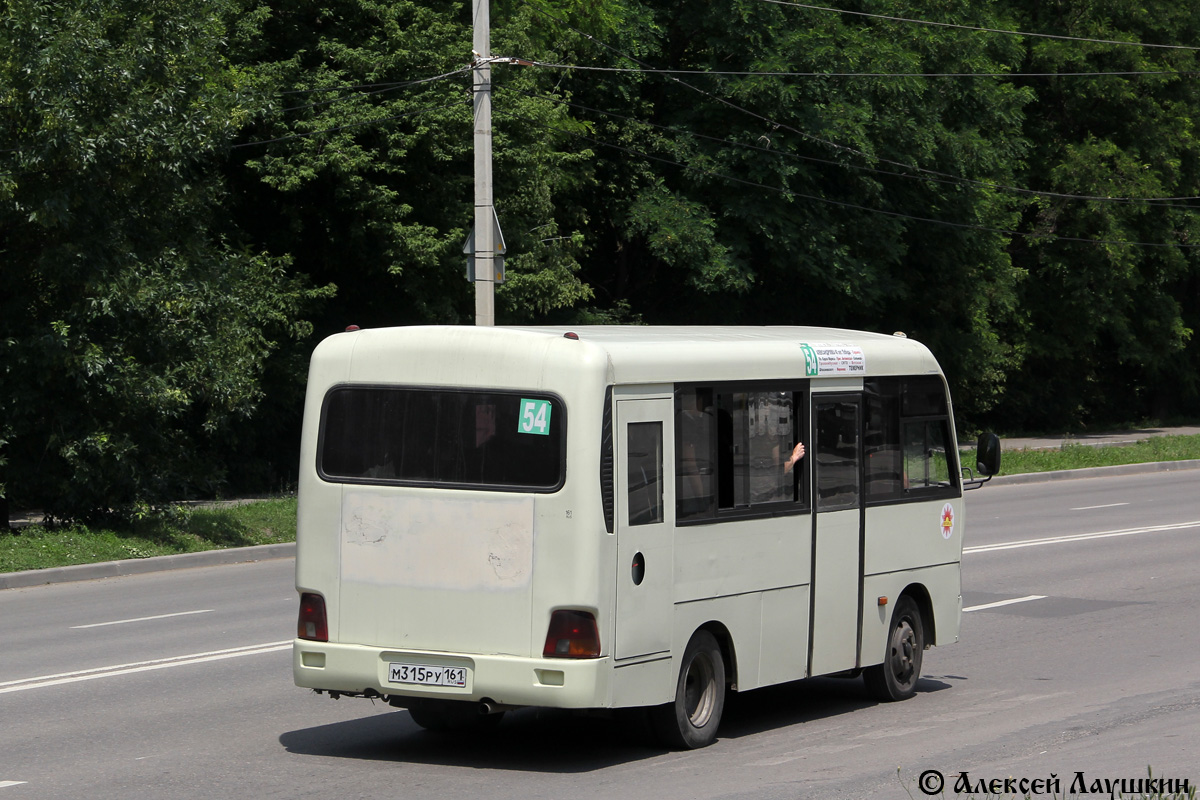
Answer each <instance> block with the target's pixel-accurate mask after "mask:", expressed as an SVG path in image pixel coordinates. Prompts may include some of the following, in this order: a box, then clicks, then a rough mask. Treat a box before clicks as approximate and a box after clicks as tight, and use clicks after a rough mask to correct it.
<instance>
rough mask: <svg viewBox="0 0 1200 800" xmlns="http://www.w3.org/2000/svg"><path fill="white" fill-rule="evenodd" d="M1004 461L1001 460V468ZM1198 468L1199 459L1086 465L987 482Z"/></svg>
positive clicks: (1011, 476) (1001, 477)
mask: <svg viewBox="0 0 1200 800" xmlns="http://www.w3.org/2000/svg"><path fill="white" fill-rule="evenodd" d="M1003 468H1004V462H1003V461H1001V469H1003ZM1186 469H1200V459H1192V460H1191V461H1150V462H1147V463H1145V464H1120V465H1118V466H1115V467H1087V468H1085V469H1061V470H1056V471H1054V472H1022V473H1020V474H1019V475H997V476H996V477H994V478H992V479H991V480H990V481H989V483H994V484H996V485H997V486H1005V485H1018V484H1022V483H1046V482H1049V481H1070V480H1079V479H1082V478H1106V477H1119V476H1122V475H1143V474H1146V473H1151V472H1174V471H1176V470H1186Z"/></svg>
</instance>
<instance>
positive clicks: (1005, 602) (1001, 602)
mask: <svg viewBox="0 0 1200 800" xmlns="http://www.w3.org/2000/svg"><path fill="white" fill-rule="evenodd" d="M1045 599H1046V595H1044V594H1031V595H1029V596H1027V597H1014V598H1013V599H1012V600H997V601H996V602H995V603H984V604H983V605H981V606H971V607H970V608H964V609H963V613H964V614H966V613H967V612H968V611H984V610H986V609H989V608H1000V606H1011V605H1014V604H1016V603H1028V602H1029V601H1030V600H1045Z"/></svg>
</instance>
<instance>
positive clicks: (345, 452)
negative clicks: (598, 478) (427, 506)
mask: <svg viewBox="0 0 1200 800" xmlns="http://www.w3.org/2000/svg"><path fill="white" fill-rule="evenodd" d="M565 431H566V410H565V408H564V407H563V403H562V400H561V399H559V398H558V397H556V396H553V395H547V394H539V393H536V392H526V393H516V392H480V391H470V390H458V389H412V388H399V387H382V386H340V387H335V388H334V389H332V390H331V391H330V392H329V394H327V395H326V396H325V404H324V408H323V409H322V412H321V438H320V444H319V446H318V455H317V459H318V461H317V472H318V473H319V474H320V476H321V477H322V478H323V479H325V480H327V481H336V482H346V483H379V484H390V483H397V484H410V485H422V486H448V487H472V488H480V489H495V490H500V491H518V490H526V491H543V492H546V491H554V490H556V489H558V488H559V487H560V486H561V485H562V482H563V467H564V457H563V452H564V444H565Z"/></svg>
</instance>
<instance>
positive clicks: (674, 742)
mask: <svg viewBox="0 0 1200 800" xmlns="http://www.w3.org/2000/svg"><path fill="white" fill-rule="evenodd" d="M724 710H725V659H724V658H723V657H722V655H721V646H720V645H719V644H717V640H716V638H715V637H714V636H713V635H712V634H711V633H709V632H708V631H697V632H696V634H695V635H694V636H692V640H691V641H690V642H688V646H687V649H686V650H684V651H683V665H682V666H681V667H680V668H679V679H678V681H676V684H675V701H674V702H672V703H667V704H666V705H662V706H658V707H656V708H654V709H651V714H650V719H651V722H652V723H653V725H654V731H655V733H656V734H657V735H658V738H659V740H660V741H662V743H663V744H665V745H667V746H668V747H671V748H675V749H682V750H695V749H696V748H699V747H707V746H708V745H710V744H712V743H713V741H714V740H716V738H717V727H718V726H719V725H720V724H721V714H722V712H723V711H724Z"/></svg>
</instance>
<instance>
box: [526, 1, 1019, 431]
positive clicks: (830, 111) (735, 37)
mask: <svg viewBox="0 0 1200 800" xmlns="http://www.w3.org/2000/svg"><path fill="white" fill-rule="evenodd" d="M605 8H609V9H613V8H616V9H618V10H617V11H610V13H609V14H608V16H607V17H605V19H613V18H616V19H619V20H621V22H620V24H619V26H618V29H617V30H615V31H612V32H611V33H609V34H608V36H607V40H606V41H605V42H604V44H603V45H598V44H596V43H595V42H594V40H592V39H588V38H585V37H584V36H582V35H581V33H590V30H589V29H588V22H589V20H590V19H591V18H590V17H589V16H588V15H587V14H586V13H584V11H583V10H580V11H579V12H578V14H577V16H578V17H579V18H580V19H579V21H576V20H573V19H564V18H563V15H562V14H561V13H560V14H558V15H557V16H555V18H554V19H550V17H551V14H550V13H549V12H547V14H546V17H547V21H546V22H545V23H544V24H545V25H546V26H547V27H548V28H549V29H550V30H552V31H554V33H555V34H556V35H557V36H558V37H559V38H560V39H561V40H566V41H570V42H571V43H572V48H573V50H572V51H570V52H568V53H566V56H567V57H570V58H574V59H576V63H580V64H586V65H592V66H598V67H605V68H620V69H624V70H627V71H624V72H595V71H590V70H589V71H585V70H575V71H568V72H566V73H565V74H564V77H563V78H562V79H561V80H560V81H559V82H558V83H556V90H557V92H558V96H559V97H561V98H562V99H563V100H564V102H567V101H569V102H571V103H572V104H573V105H572V109H573V110H572V114H573V116H575V117H577V118H578V119H580V120H582V121H585V122H586V123H587V125H588V137H589V138H588V139H587V140H585V141H587V142H589V144H588V146H589V147H591V148H592V149H594V151H595V152H596V154H597V161H596V163H595V165H594V167H593V169H594V172H595V175H596V180H595V184H596V185H595V186H591V185H587V186H586V187H585V188H586V192H587V196H584V195H582V194H581V195H579V196H578V197H577V198H576V201H577V203H578V204H579V205H580V206H582V207H585V208H588V209H589V211H588V225H587V227H586V228H585V230H584V233H585V237H586V239H587V240H588V241H589V242H593V243H594V244H593V245H592V247H591V248H590V249H589V251H588V253H587V258H586V259H585V261H584V265H585V269H584V272H583V275H584V278H585V280H586V281H587V282H588V283H589V285H592V286H594V287H595V290H596V292H597V294H598V296H600V297H602V298H604V299H605V300H606V301H607V302H608V303H610V304H616V303H626V304H628V307H629V308H630V309H631V311H632V312H633V313H634V314H636V315H638V316H640V317H641V318H643V319H645V320H646V321H649V322H679V323H683V322H687V323H697V324H711V323H713V322H716V321H721V322H726V323H742V324H810V325H840V326H849V327H857V328H866V329H871V330H879V331H884V332H888V333H890V332H892V331H895V330H904V331H906V332H908V333H909V334H911V335H915V336H917V337H918V338H921V339H922V340H923V341H925V342H927V343H929V344H930V345H931V346H932V347H933V348H934V351H935V352H936V353H937V354H938V356H939V358H941V359H942V361H943V364H944V365H945V366H946V368H947V371H948V372H949V373H950V374H951V375H952V378H953V379H954V381H955V383H956V388H957V389H958V390H959V391H958V396H959V397H960V398H961V399H962V400H963V401H964V402H963V404H962V406H963V408H964V409H966V410H967V411H968V412H969V414H971V415H973V416H976V417H977V416H978V415H979V414H980V413H982V412H983V411H985V410H986V409H987V408H989V407H990V406H991V405H993V404H994V403H995V402H996V399H997V397H998V396H999V394H1000V392H1001V391H1002V389H1003V385H1004V381H1005V378H1006V376H1007V374H1008V373H1009V372H1010V371H1011V369H1012V367H1013V366H1014V365H1015V363H1016V359H1017V356H1018V354H1017V353H1015V352H1014V350H1013V349H1012V348H1011V347H1010V346H1009V345H1008V344H1007V343H1006V342H1004V341H1002V339H1001V337H1000V335H999V326H1000V325H1001V324H1002V323H1005V322H1007V323H1009V324H1011V323H1012V319H1013V317H1014V315H1016V314H1017V308H1016V302H1015V291H1016V287H1017V285H1018V284H1019V282H1020V279H1021V271H1020V270H1019V269H1018V268H1016V267H1015V266H1014V265H1013V263H1012V261H1011V258H1010V256H1009V253H1008V252H1007V249H1006V248H1007V245H1008V237H1007V236H1006V235H1005V234H1004V233H1003V231H1004V230H1007V229H1011V228H1013V227H1015V225H1016V223H1017V220H1018V216H1017V215H1018V211H1019V208H1020V205H1019V200H1018V199H1017V198H1016V197H1015V196H1013V195H1011V194H1009V193H1006V192H1004V191H1002V190H1000V189H998V188H995V185H997V184H1011V183H1012V182H1013V180H1014V169H1015V167H1016V166H1017V165H1019V163H1020V159H1021V158H1022V157H1023V154H1024V151H1025V148H1026V146H1027V145H1026V142H1025V140H1024V138H1023V135H1022V128H1021V124H1022V121H1023V108H1024V106H1025V105H1026V104H1027V103H1028V102H1029V101H1030V100H1031V95H1030V93H1029V91H1028V90H1027V89H1023V88H1020V87H1017V86H1014V85H1012V84H1011V83H1009V82H1006V81H1004V80H1003V79H1002V78H1000V77H990V76H988V74H989V73H1003V72H1005V71H1007V70H1008V69H1009V68H1010V67H1011V65H1012V64H1014V63H1016V62H1018V61H1019V59H1020V58H1021V56H1022V52H1023V51H1022V50H1021V49H1020V46H1019V43H1018V42H1015V41H1014V40H1011V39H1003V38H997V37H991V38H988V37H981V36H979V35H977V34H974V33H972V32H967V31H960V30H954V29H946V28H930V27H925V26H916V25H912V24H909V23H901V22H896V21H892V20H879V19H871V18H862V17H856V16H850V15H837V14H832V13H829V12H823V11H815V10H804V9H797V8H784V7H781V6H779V5H775V4H766V3H762V2H756V1H755V0H727V1H726V2H720V3H709V4H703V5H700V6H697V5H695V4H688V3H682V2H656V3H633V2H622V3H612V4H605ZM872 10H873V11H875V12H878V13H881V14H890V15H895V16H906V17H914V16H919V17H924V18H932V19H936V20H937V21H944V22H952V23H961V24H971V25H983V26H995V27H1003V26H1004V23H1005V22H1006V20H1004V19H1002V18H1000V17H999V16H998V15H997V12H996V11H995V10H994V9H993V8H992V7H990V6H986V7H981V6H980V4H977V3H972V2H967V1H966V0H964V1H963V2H951V3H942V4H939V5H938V7H937V8H936V9H930V8H928V6H927V5H926V6H922V7H921V8H920V9H917V8H915V7H913V6H911V5H908V4H905V3H899V2H892V3H884V4H883V5H881V6H880V5H876V6H873V7H872ZM543 35H544V36H546V38H548V39H549V38H550V34H548V33H547V34H543ZM572 37H573V38H572ZM596 38H597V39H599V38H601V37H600V36H596ZM655 69H672V70H686V71H689V72H688V74H676V75H664V74H661V73H658V72H655V71H654V70H655ZM693 73H702V74H693ZM737 73H759V74H737ZM781 73H801V74H800V75H783V74H781ZM842 73H877V74H878V76H877V77H865V76H861V75H859V76H856V77H842V76H841V74H842ZM925 73H981V76H980V77H974V78H950V77H922V75H923V74H925ZM897 74H905V75H907V77H897Z"/></svg>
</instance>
